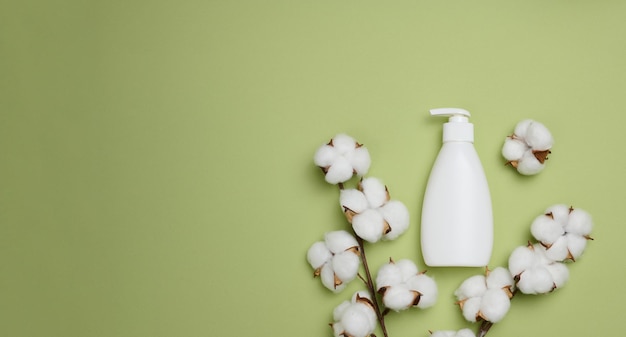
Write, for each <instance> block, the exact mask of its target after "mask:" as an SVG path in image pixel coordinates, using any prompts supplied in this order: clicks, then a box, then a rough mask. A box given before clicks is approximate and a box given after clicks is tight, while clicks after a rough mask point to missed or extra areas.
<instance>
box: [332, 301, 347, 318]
mask: <svg viewBox="0 0 626 337" xmlns="http://www.w3.org/2000/svg"><path fill="white" fill-rule="evenodd" d="M350 304H351V303H350V301H343V302H341V303H340V304H339V305H338V306H336V307H335V309H334V310H333V320H335V321H339V320H340V319H341V317H342V316H343V314H344V313H345V312H346V310H347V309H348V308H349V307H350Z"/></svg>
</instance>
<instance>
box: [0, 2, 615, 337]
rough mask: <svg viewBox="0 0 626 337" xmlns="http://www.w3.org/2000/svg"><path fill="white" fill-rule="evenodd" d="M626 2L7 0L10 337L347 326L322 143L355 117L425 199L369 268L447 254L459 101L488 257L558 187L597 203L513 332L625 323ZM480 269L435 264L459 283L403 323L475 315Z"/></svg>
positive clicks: (403, 332)
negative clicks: (580, 242)
mask: <svg viewBox="0 0 626 337" xmlns="http://www.w3.org/2000/svg"><path fill="white" fill-rule="evenodd" d="M625 16H626V2H624V1H610V0H606V1H591V0H588V1H584V0H574V1H571V0H567V1H566V0H557V1H539V0H529V1H502V0H497V1H496V0H492V1H460V0H459V1H310V2H305V1H301V2H297V1H199V0H197V1H188V0H184V1H169V2H168V1H140V0H126V1H118V0H112V1H78V0H76V1H73V0H66V1H59V0H52V1H35V0H21V1H0V335H2V336H12V337H13V336H15V337H19V336H64V337H68V336H76V337H79V336H81V337H82V336H90V337H91V336H94V337H95V336H119V337H126V336H129V337H130V336H151V337H156V336H185V337H186V336H292V335H293V336H331V335H332V334H331V330H330V328H329V327H328V325H327V324H328V323H329V322H330V321H331V320H332V310H333V308H334V307H335V306H336V305H338V304H339V303H340V302H342V301H343V300H345V299H348V298H349V297H350V296H351V294H352V293H353V292H354V291H355V290H357V289H361V288H362V286H361V284H359V281H358V280H357V281H355V282H353V283H351V284H350V285H349V287H348V288H347V289H346V290H345V291H344V292H342V293H340V294H332V293H331V292H329V291H328V290H326V289H325V288H324V287H323V286H322V285H321V282H319V280H318V279H313V277H312V269H311V268H310V267H309V266H308V264H307V262H306V259H305V255H306V250H307V249H308V247H309V246H310V245H311V244H312V243H313V242H315V241H318V240H321V239H322V237H323V234H324V233H325V232H327V231H330V230H337V229H348V228H349V227H348V224H347V223H346V221H345V219H344V218H343V215H342V213H341V210H340V208H339V206H338V191H337V188H336V186H332V185H329V184H327V183H326V182H325V181H324V179H323V175H322V174H321V172H320V170H319V169H318V168H316V167H315V166H314V164H313V162H312V157H313V154H314V152H315V150H316V149H317V148H318V147H319V146H320V145H321V144H323V143H325V142H327V141H328V140H329V139H330V138H331V137H332V136H334V135H335V134H337V133H339V132H346V133H348V134H350V135H351V136H353V137H355V138H356V139H357V140H358V141H359V142H362V143H364V144H365V145H366V146H367V147H368V149H369V151H370V153H371V156H372V166H371V169H370V172H369V174H368V176H375V177H378V178H380V179H381V180H383V182H384V183H385V184H386V185H387V186H388V187H389V190H390V192H391V196H392V198H393V199H398V200H401V201H403V202H404V203H405V204H406V205H407V207H408V208H409V212H410V215H411V226H410V228H409V230H408V231H407V232H406V233H405V234H404V235H403V236H401V237H400V238H399V239H398V240H396V241H393V242H384V243H378V244H376V245H369V246H368V247H367V248H368V250H367V251H368V258H369V260H370V264H371V267H372V268H373V269H374V270H376V269H377V268H378V266H380V265H381V264H382V263H384V262H385V261H386V260H387V259H388V258H389V257H393V258H395V259H401V258H410V259H412V260H414V261H416V262H417V264H418V265H419V266H420V268H424V264H423V261H422V258H421V254H420V250H419V217H420V212H421V202H422V195H423V191H424V187H425V182H426V179H427V177H428V174H429V170H430V167H431V165H432V163H433V160H434V158H435V156H436V154H437V151H438V150H439V147H440V137H441V124H442V122H443V120H439V119H435V118H431V117H429V116H428V109H431V108H437V107H444V106H453V107H462V108H466V109H468V110H470V111H471V112H472V114H473V116H472V121H473V123H474V124H475V129H476V144H475V146H476V149H477V151H478V153H479V155H480V157H481V160H482V163H483V166H484V168H485V171H486V174H487V178H488V180H489V183H490V189H491V193H492V198H493V207H494V218H495V246H494V252H493V256H492V259H491V262H490V267H492V268H494V267H497V266H503V265H506V263H507V259H508V255H509V254H510V252H511V251H512V250H513V249H514V248H515V247H517V246H519V245H523V244H525V243H526V242H527V240H528V239H530V234H529V227H530V223H531V222H532V220H533V219H534V218H535V217H536V216H538V215H539V214H541V213H542V212H543V211H544V209H545V208H546V207H548V206H551V205H553V204H556V203H566V204H570V205H573V206H575V207H579V208H582V209H585V210H587V211H589V212H590V213H591V214H592V215H593V217H594V222H595V228H594V232H593V236H594V237H595V241H592V242H590V244H589V245H588V248H587V251H586V252H585V255H583V257H582V258H581V259H579V260H578V261H577V262H576V263H574V264H571V265H570V267H571V268H570V272H571V277H570V280H569V282H568V283H567V284H566V285H565V287H564V288H563V289H560V290H557V291H556V292H554V293H552V294H549V295H546V296H518V297H516V298H514V299H513V301H512V307H511V310H510V312H509V314H508V315H507V317H506V318H505V319H504V320H503V321H502V322H501V323H498V324H497V325H495V326H494V327H493V328H492V330H491V331H490V332H489V335H490V336H509V337H510V336H530V335H532V336H593V335H610V334H611V333H610V332H611V331H619V329H620V328H619V327H620V326H622V319H623V311H624V309H626V308H625V305H624V303H625V302H626V293H624V291H623V280H624V278H625V277H626V273H625V268H624V253H625V252H624V243H623V239H624V237H626V229H625V226H624V220H623V217H622V216H621V215H620V213H619V212H620V211H621V210H623V208H624V201H625V200H624V194H623V193H624V191H625V190H626V180H625V179H624V172H625V169H626V158H625V155H624V145H623V144H624V133H623V129H624V124H625V123H626V117H625V116H626V114H625V112H624V110H623V109H624V107H626V94H625V89H626V20H624V17H625ZM525 118H533V119H536V120H538V121H541V122H542V123H544V124H545V125H546V126H548V128H550V130H551V131H552V133H553V135H554V138H555V140H556V143H555V145H554V147H553V153H552V155H551V157H550V159H549V161H548V163H547V167H546V169H545V170H544V171H543V172H542V173H540V174H539V175H537V176H534V177H523V176H520V175H518V174H517V173H516V172H515V171H513V170H512V169H511V168H510V167H505V166H504V165H503V163H504V160H503V158H502V157H501V156H500V148H501V146H502V144H503V141H504V137H505V136H506V135H508V134H510V133H511V132H512V130H513V127H514V126H515V124H516V123H517V122H518V121H520V120H522V119H525ZM481 272H482V269H480V268H431V269H430V270H429V271H428V273H429V274H430V275H431V276H433V277H434V278H435V279H436V280H437V282H438V285H439V289H440V297H439V301H438V302H437V304H436V305H435V307H433V308H431V309H428V310H419V309H412V310H408V311H404V312H401V313H392V314H390V315H389V316H388V319H387V326H388V330H389V333H390V336H395V337H398V336H428V330H429V329H430V330H439V329H460V328H463V327H466V326H470V325H469V323H467V322H465V321H464V320H463V318H462V316H461V313H460V311H459V310H458V307H456V306H455V305H454V304H453V302H454V300H455V299H454V297H453V295H452V293H453V291H454V290H455V289H456V287H457V286H458V285H459V284H460V283H461V282H462V281H463V280H464V279H465V278H467V277H469V276H471V275H474V274H479V273H481ZM472 329H474V328H472ZM378 335H379V337H380V336H382V334H380V333H378Z"/></svg>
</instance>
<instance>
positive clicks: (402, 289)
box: [383, 284, 417, 311]
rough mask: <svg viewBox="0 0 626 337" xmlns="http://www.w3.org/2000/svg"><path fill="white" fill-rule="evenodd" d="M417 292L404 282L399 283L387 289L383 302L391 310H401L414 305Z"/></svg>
mask: <svg viewBox="0 0 626 337" xmlns="http://www.w3.org/2000/svg"><path fill="white" fill-rule="evenodd" d="M416 295H417V294H416V293H415V292H413V291H411V289H409V288H408V287H407V286H406V285H404V284H397V285H394V286H391V287H389V288H387V289H386V290H385V293H384V295H383V303H384V304H385V306H386V307H387V308H389V309H391V310H395V311H400V310H404V309H407V308H409V307H411V306H412V305H413V302H414V301H415V298H416Z"/></svg>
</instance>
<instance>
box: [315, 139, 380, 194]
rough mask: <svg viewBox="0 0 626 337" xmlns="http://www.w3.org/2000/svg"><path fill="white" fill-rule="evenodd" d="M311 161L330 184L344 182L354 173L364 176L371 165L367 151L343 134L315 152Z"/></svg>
mask: <svg viewBox="0 0 626 337" xmlns="http://www.w3.org/2000/svg"><path fill="white" fill-rule="evenodd" d="M313 161H314V162H315V165H317V166H319V167H321V168H322V169H323V170H324V173H325V179H326V181H327V182H329V183H331V184H338V183H342V182H345V181H347V180H349V179H350V178H352V176H353V175H354V173H355V172H356V173H357V174H358V175H361V176H362V175H364V174H365V173H367V170H368V169H369V166H370V163H371V159H370V156H369V152H368V150H367V149H366V148H365V147H363V146H361V145H360V144H358V143H357V142H356V141H355V140H354V139H353V138H352V137H350V136H348V135H345V134H339V135H337V136H335V137H334V138H333V139H331V141H330V142H329V143H328V144H325V145H322V146H321V147H320V148H319V149H318V150H317V151H316V152H315V155H314V156H313Z"/></svg>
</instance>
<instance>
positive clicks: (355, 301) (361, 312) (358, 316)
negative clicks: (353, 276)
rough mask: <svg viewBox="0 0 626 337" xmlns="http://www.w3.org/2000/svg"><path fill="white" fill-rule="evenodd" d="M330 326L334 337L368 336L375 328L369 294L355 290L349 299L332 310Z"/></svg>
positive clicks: (374, 318) (374, 317)
mask: <svg viewBox="0 0 626 337" xmlns="http://www.w3.org/2000/svg"><path fill="white" fill-rule="evenodd" d="M333 319H334V321H335V322H334V323H331V324H330V326H331V327H332V329H333V333H334V336H335V337H346V336H350V337H368V336H370V335H371V334H372V332H374V329H375V328H376V324H377V321H376V319H377V318H376V312H375V311H374V303H373V302H372V299H371V298H370V296H369V295H368V294H367V293H366V292H364V291H357V292H356V293H354V295H353V296H352V300H351V301H344V302H343V303H341V304H340V305H338V306H337V307H336V308H335V310H334V311H333Z"/></svg>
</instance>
